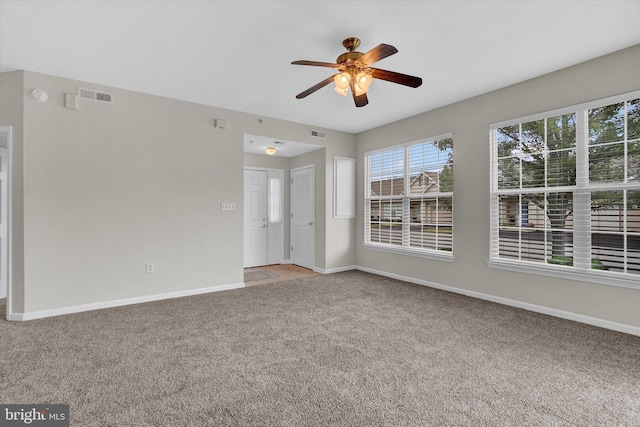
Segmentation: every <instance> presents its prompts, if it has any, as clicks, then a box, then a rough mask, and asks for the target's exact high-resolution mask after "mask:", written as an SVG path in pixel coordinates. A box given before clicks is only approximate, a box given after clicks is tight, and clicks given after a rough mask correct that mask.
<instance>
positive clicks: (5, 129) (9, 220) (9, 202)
mask: <svg viewBox="0 0 640 427" xmlns="http://www.w3.org/2000/svg"><path fill="white" fill-rule="evenodd" d="M0 132H3V133H5V134H6V135H7V153H8V159H7V236H6V239H7V267H6V268H7V296H6V299H7V301H6V319H7V320H11V318H12V317H14V315H13V311H12V308H13V304H12V302H13V301H12V299H13V297H12V294H13V293H12V287H13V280H12V271H13V268H12V266H11V264H12V261H11V259H12V258H13V256H12V242H13V239H12V237H11V236H12V235H13V231H12V224H13V221H12V214H11V211H12V210H13V209H12V207H11V206H12V200H11V197H12V190H11V185H12V184H11V181H12V179H11V174H12V169H13V167H12V166H13V126H0Z"/></svg>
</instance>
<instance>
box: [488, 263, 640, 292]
mask: <svg viewBox="0 0 640 427" xmlns="http://www.w3.org/2000/svg"><path fill="white" fill-rule="evenodd" d="M487 265H488V266H489V267H491V268H497V269H500V270H507V271H515V272H518V273H526V274H536V275H539V276H548V277H555V278H558V279H567V280H577V281H581V282H590V283H597V284H599V285H607V286H618V287H622V288H631V289H640V276H635V277H634V276H631V275H625V274H621V273H604V272H602V271H598V270H588V271H585V270H577V269H575V268H573V267H562V266H553V265H548V264H540V263H536V262H527V261H506V260H489V261H487Z"/></svg>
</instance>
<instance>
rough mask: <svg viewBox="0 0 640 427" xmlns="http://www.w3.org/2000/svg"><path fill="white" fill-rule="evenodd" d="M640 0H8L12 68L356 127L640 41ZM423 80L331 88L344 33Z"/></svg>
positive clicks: (3, 21)
mask: <svg viewBox="0 0 640 427" xmlns="http://www.w3.org/2000/svg"><path fill="white" fill-rule="evenodd" d="M639 22H640V1H613V0H609V1H408V2H404V1H338V2H333V1H175V2H174V1H111V0H109V1H9V0H2V1H0V52H1V54H0V71H9V70H16V69H26V70H31V71H36V72H42V73H46V74H52V75H56V76H61V77H67V78H73V79H79V80H84V81H88V82H94V83H99V84H104V85H108V86H115V87H119V88H124V89H130V90H135V91H140V92H146V93H150V94H155V95H161V96H167V97H171V98H176V99H181V100H186V101H192V102H197V103H201V104H207V105H213V106H217V107H223V108H229V109H232V110H239V111H244V112H248V113H253V114H256V115H260V116H265V117H274V118H279V119H285V120H290V121H293V122H300V123H306V124H310V125H313V126H316V127H323V128H328V129H335V130H341V131H346V132H352V133H358V132H361V131H364V130H368V129H371V128H374V127H377V126H381V125H383V124H386V123H390V122H393V121H396V120H398V119H402V118H404V117H408V116H412V115H415V114H419V113H421V112H424V111H427V110H430V109H434V108H437V107H440V106H443V105H446V104H450V103H452V102H455V101H459V100H462V99H465V98H469V97H472V96H476V95H479V94H482V93H485V92H488V91H491V90H495V89H498V88H501V87H504V86H508V85H511V84H514V83H517V82H520V81H523V80H526V79H529V78H532V77H536V76H539V75H542V74H545V73H548V72H551V71H554V70H558V69H561V68H564V67H567V66H570V65H573V64H576V63H579V62H583V61H585V60H588V59H591V58H594V57H597V56H601V55H603V54H607V53H609V52H613V51H616V50H619V49H622V48H625V47H628V46H631V45H634V44H638V43H640V25H639V24H638V23H639ZM351 36H355V37H359V38H360V39H361V40H362V45H361V46H360V48H359V49H358V50H359V51H361V52H366V51H367V50H369V49H371V48H373V47H375V46H377V45H378V44H380V43H387V44H391V45H393V46H395V47H396V48H397V49H398V50H399V53H397V54H395V55H393V56H391V57H388V58H386V59H384V60H382V61H380V62H379V63H377V65H378V66H379V67H380V68H384V69H387V70H393V71H398V72H401V73H405V74H411V75H416V76H420V77H422V79H423V81H424V83H423V85H422V86H421V87H419V88H417V89H411V88H407V87H404V86H400V85H395V84H393V83H389V82H385V81H380V80H374V82H373V85H372V86H371V89H370V91H369V94H368V96H369V105H367V106H366V107H363V108H356V107H355V106H354V104H353V100H352V99H351V97H347V98H345V97H341V96H339V95H338V94H336V93H335V92H334V91H333V90H332V89H331V86H327V87H325V88H323V89H321V90H319V91H318V92H316V93H314V94H312V95H310V96H308V97H307V98H305V99H303V100H297V99H295V95H296V94H297V93H299V92H301V91H303V90H305V89H307V88H308V87H310V86H312V85H314V84H316V83H318V82H320V81H321V80H323V79H325V78H326V77H328V76H330V75H331V74H332V73H333V70H332V69H330V68H323V67H305V66H296V65H291V61H294V60H298V59H308V60H315V61H323V62H334V61H335V60H336V58H337V56H338V55H340V54H341V53H343V52H344V48H343V47H342V44H341V43H342V40H343V39H345V38H347V37H351Z"/></svg>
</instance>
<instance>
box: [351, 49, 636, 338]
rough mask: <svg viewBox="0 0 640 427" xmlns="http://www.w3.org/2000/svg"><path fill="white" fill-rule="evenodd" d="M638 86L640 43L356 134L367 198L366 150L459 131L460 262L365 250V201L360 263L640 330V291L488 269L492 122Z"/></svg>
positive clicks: (358, 236)
mask: <svg viewBox="0 0 640 427" xmlns="http://www.w3.org/2000/svg"><path fill="white" fill-rule="evenodd" d="M637 89H640V45H636V46H634V47H631V48H629V49H625V50H623V51H620V52H616V53H613V54H611V55H608V56H605V57H601V58H598V59H595V60H592V61H589V62H586V63H583V64H580V65H577V66H574V67H571V68H567V69H564V70H561V71H558V72H555V73H552V74H548V75H544V76H541V77H539V78H536V79H533V80H529V81H526V82H524V83H521V84H517V85H514V86H510V87H507V88H504V89H501V90H498V91H495V92H491V93H488V94H485V95H482V96H478V97H476V98H472V99H468V100H465V101H462V102H458V103H456V104H452V105H449V106H446V107H444V108H440V109H437V110H434V111H429V112H426V113H424V114H420V115H417V116H414V117H411V118H408V119H405V120H402V121H398V122H395V123H392V124H389V125H386V126H382V127H380V128H376V129H373V130H370V131H367V132H364V133H361V134H359V135H357V137H356V147H357V159H358V171H357V177H358V183H357V194H363V191H364V189H363V188H364V187H363V176H364V172H363V156H364V153H365V152H367V151H370V150H373V149H378V148H382V147H386V146H391V145H395V144H400V143H404V142H411V141H415V140H419V139H421V138H425V137H429V136H435V135H440V134H443V133H447V132H452V133H453V137H454V159H455V160H454V162H455V167H454V171H455V172H454V200H455V201H454V255H455V261H454V262H453V263H450V262H443V261H435V260H429V259H423V258H412V257H408V256H399V255H393V254H389V253H382V252H376V251H371V250H367V249H364V248H363V247H362V243H363V241H364V236H363V216H364V214H363V200H362V199H361V198H360V199H358V206H357V210H358V215H357V224H356V264H357V265H358V266H362V267H365V268H369V269H375V270H378V271H383V272H386V273H391V274H397V275H402V276H406V277H409V278H414V279H418V280H424V281H430V282H435V283H437V284H441V285H447V286H451V287H455V288H459V289H463V290H469V291H475V292H479V293H483V294H488V295H491V296H497V297H502V298H508V299H512V300H516V301H521V302H525V303H529V304H535V305H539V306H544V307H549V308H552V309H556V310H563V311H568V312H571V313H577V314H581V315H585V316H591V317H595V318H598V319H605V320H608V321H612V322H619V323H622V324H627V325H633V326H640V309H639V307H638V301H640V290H634V289H627V288H621V287H613V286H604V285H598V284H593V283H583V282H576V281H571V280H561V279H552V278H549V277H544V276H537V275H527V274H521V273H515V272H508V271H503V270H496V269H492V268H489V267H488V266H487V261H488V260H489V202H490V200H489V125H490V124H491V123H494V122H499V121H503V120H507V119H511V118H517V117H522V116H526V115H530V114H534V113H539V112H544V111H549V110H553V109H556V108H560V107H566V106H571V105H574V104H579V103H582V102H587V101H590V100H594V99H599V98H604V97H608V96H613V95H617V94H621V93H625V92H630V91H632V90H637ZM425 96H428V95H427V94H425ZM402 258H405V259H406V260H407V265H402V264H401V262H402Z"/></svg>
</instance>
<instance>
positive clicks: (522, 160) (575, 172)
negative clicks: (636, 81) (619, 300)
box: [491, 92, 640, 281]
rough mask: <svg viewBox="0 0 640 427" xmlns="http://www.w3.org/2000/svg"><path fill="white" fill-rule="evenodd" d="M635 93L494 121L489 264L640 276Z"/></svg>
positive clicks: (638, 106)
mask: <svg viewBox="0 0 640 427" xmlns="http://www.w3.org/2000/svg"><path fill="white" fill-rule="evenodd" d="M639 98H640V92H634V93H632V94H627V95H624V96H620V97H615V98H610V99H607V100H601V101H597V102H593V103H589V104H585V105H581V106H576V107H572V108H567V109H563V110H559V111H556V112H551V113H547V114H540V115H537V116H533V117H529V118H524V119H517V120H513V121H509V122H503V123H500V124H496V125H492V126H491V141H492V144H491V181H492V182H491V189H492V192H491V198H492V199H491V200H492V204H491V206H492V208H491V209H492V210H491V224H492V225H491V227H492V229H491V236H492V239H491V259H492V260H494V261H496V260H497V261H500V260H502V261H509V262H515V263H523V264H526V263H535V264H540V265H543V266H551V268H560V269H566V270H567V271H581V272H588V273H589V274H592V275H599V276H611V277H621V278H631V277H632V280H635V281H637V280H638V276H637V275H638V274H640V99H639ZM631 275H635V276H631Z"/></svg>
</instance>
